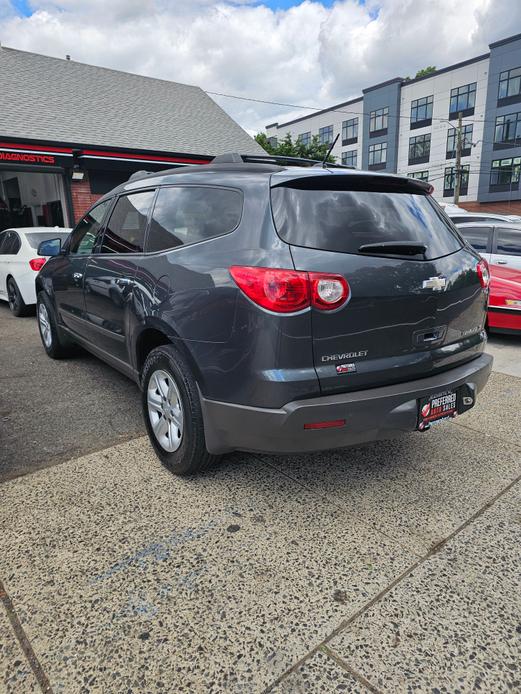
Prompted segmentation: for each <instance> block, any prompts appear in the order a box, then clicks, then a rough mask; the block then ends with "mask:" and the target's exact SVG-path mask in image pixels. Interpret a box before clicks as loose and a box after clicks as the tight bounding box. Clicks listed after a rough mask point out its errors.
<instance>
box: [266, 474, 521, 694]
mask: <svg viewBox="0 0 521 694" xmlns="http://www.w3.org/2000/svg"><path fill="white" fill-rule="evenodd" d="M519 482H521V475H519V476H518V477H516V478H515V479H514V480H512V481H511V482H509V484H507V486H506V487H504V488H503V489H502V490H501V491H499V492H498V493H497V494H495V495H494V496H493V497H492V498H491V499H489V500H488V501H487V502H486V503H485V504H484V505H483V506H482V507H481V508H479V509H478V510H477V511H476V512H475V513H473V514H472V516H470V518H468V519H467V520H466V521H465V522H464V523H462V524H461V525H459V526H458V527H457V528H456V529H455V530H454V531H453V532H452V533H450V535H447V537H446V538H445V539H444V540H441V541H440V542H438V543H437V544H436V545H434V546H433V547H431V548H430V550H429V551H428V552H427V553H426V554H425V555H423V556H422V557H420V558H419V559H418V560H417V561H415V562H414V564H411V566H409V567H408V568H407V569H405V571H402V573H401V574H399V575H398V576H397V577H396V578H395V579H394V580H393V581H391V582H390V583H389V585H387V586H386V587H385V588H383V589H382V590H381V591H380V592H379V593H377V594H376V595H375V596H374V597H373V598H372V599H371V600H369V602H367V603H366V604H365V605H362V607H360V609H358V610H357V611H356V612H354V613H353V614H352V615H351V616H350V617H347V619H344V620H343V621H342V622H341V623H340V624H339V625H338V626H337V627H336V628H335V629H333V631H332V632H331V633H330V634H329V635H328V636H326V637H325V638H324V639H323V640H322V641H321V642H320V643H318V644H317V645H316V646H315V647H314V648H312V649H311V650H310V651H308V652H307V653H306V654H305V655H304V656H303V657H302V658H300V659H299V660H298V661H297V662H296V663H294V664H293V665H292V666H291V667H290V668H288V669H287V670H286V671H285V672H283V673H282V674H281V675H279V677H277V679H276V680H275V681H274V682H272V683H271V684H270V685H269V686H268V687H267V688H266V689H265V690H264V692H263V694H269V692H271V691H272V689H273V687H275V686H277V685H278V684H280V682H282V680H284V679H285V678H286V677H287V676H288V675H289V674H291V673H293V672H295V671H296V670H298V669H299V668H300V667H301V666H302V665H304V663H305V662H306V660H308V658H311V657H312V656H313V655H315V653H317V652H318V651H319V650H323V648H324V647H325V648H327V650H328V651H329V650H330V649H329V648H328V646H327V644H328V643H330V642H331V641H332V640H333V639H334V638H336V637H337V636H338V635H339V634H340V633H341V632H342V631H344V629H346V628H347V627H348V626H350V625H351V624H352V623H353V622H355V621H356V620H357V619H358V618H359V617H361V616H362V615H363V614H364V613H365V612H367V611H368V610H370V609H371V607H373V605H375V604H376V603H378V602H380V600H382V599H383V598H385V596H386V595H387V594H388V593H390V592H391V591H392V590H393V589H394V588H395V587H396V586H397V585H398V584H399V583H401V582H402V581H403V580H404V579H406V578H408V577H409V576H410V575H411V574H412V573H413V572H414V571H415V570H416V569H417V568H418V567H419V566H421V565H422V564H423V563H424V562H426V561H428V559H430V558H431V557H432V556H433V555H434V554H436V553H437V552H439V551H440V550H441V549H442V548H443V547H444V545H446V544H447V543H448V542H450V540H452V539H453V538H454V537H456V536H457V535H459V533H461V532H462V531H463V530H465V528H467V527H468V526H469V525H470V524H471V523H473V522H474V521H475V520H477V519H478V518H479V517H480V516H482V515H483V514H484V513H485V512H486V511H487V510H488V509H489V508H491V507H492V506H493V505H494V504H495V503H496V501H498V500H499V499H500V498H501V497H502V496H504V495H505V494H507V493H508V492H509V491H510V490H511V489H512V488H513V487H514V486H515V485H516V484H518V483H519ZM366 686H367V685H366ZM371 686H372V685H371ZM372 691H375V690H374V688H373V690H372Z"/></svg>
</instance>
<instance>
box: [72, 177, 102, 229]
mask: <svg viewBox="0 0 521 694" xmlns="http://www.w3.org/2000/svg"><path fill="white" fill-rule="evenodd" d="M100 197H101V195H96V194H94V193H91V192H90V183H89V179H88V178H87V176H85V178H84V179H83V181H71V198H72V210H73V213H74V224H76V223H77V222H79V221H80V219H81V218H82V217H83V215H84V214H85V212H87V210H88V209H89V207H90V206H91V205H93V204H94V203H95V202H96V200H98V198H100Z"/></svg>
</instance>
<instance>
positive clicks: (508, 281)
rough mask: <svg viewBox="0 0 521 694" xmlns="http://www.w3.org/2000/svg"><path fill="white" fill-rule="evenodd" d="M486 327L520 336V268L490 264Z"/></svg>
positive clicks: (497, 331) (492, 330) (493, 330)
mask: <svg viewBox="0 0 521 694" xmlns="http://www.w3.org/2000/svg"><path fill="white" fill-rule="evenodd" d="M490 270H491V279H490V299H489V305H488V328H489V330H490V331H491V332H496V333H507V334H513V335H520V336H521V270H515V269H513V268H508V267H502V266H501V265H492V266H491V268H490Z"/></svg>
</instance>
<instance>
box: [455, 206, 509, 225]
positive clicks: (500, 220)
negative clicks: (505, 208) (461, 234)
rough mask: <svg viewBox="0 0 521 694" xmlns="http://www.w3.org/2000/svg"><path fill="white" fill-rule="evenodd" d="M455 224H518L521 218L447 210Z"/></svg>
mask: <svg viewBox="0 0 521 694" xmlns="http://www.w3.org/2000/svg"><path fill="white" fill-rule="evenodd" d="M445 213H446V214H448V215H449V217H450V218H451V220H452V221H453V222H454V224H457V225H459V224H466V223H467V222H472V223H473V224H476V223H480V222H485V223H487V224H517V223H519V217H517V216H516V215H513V214H493V213H491V212H465V210H461V209H460V210H458V211H454V212H453V211H451V210H447V209H445Z"/></svg>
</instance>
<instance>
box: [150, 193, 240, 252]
mask: <svg viewBox="0 0 521 694" xmlns="http://www.w3.org/2000/svg"><path fill="white" fill-rule="evenodd" d="M241 215H242V193H240V192H239V191H238V190H228V189H226V188H204V187H198V186H190V187H188V186H186V187H182V186H176V187H174V188H160V190H159V194H158V196H157V200H156V204H155V207H154V211H153V213H152V221H151V224H150V231H149V233H148V240H147V248H146V250H147V251H148V252H150V253H152V252H154V251H164V250H167V249H169V248H175V247H176V246H183V245H186V244H190V243H197V241H205V240H206V239H211V238H213V237H215V236H222V235H223V234H227V233H228V232H230V231H233V230H234V229H235V227H236V226H237V225H238V224H239V222H240V219H241Z"/></svg>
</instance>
